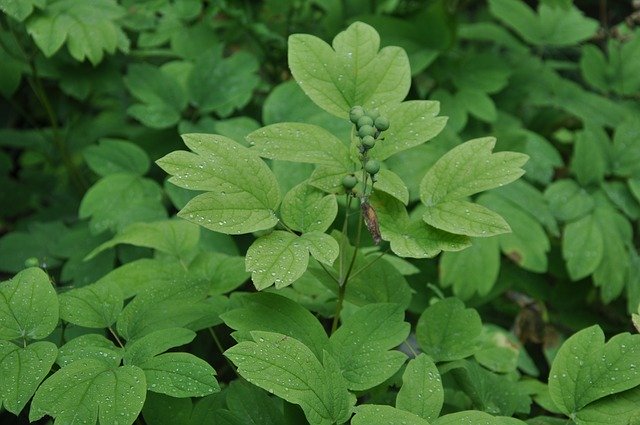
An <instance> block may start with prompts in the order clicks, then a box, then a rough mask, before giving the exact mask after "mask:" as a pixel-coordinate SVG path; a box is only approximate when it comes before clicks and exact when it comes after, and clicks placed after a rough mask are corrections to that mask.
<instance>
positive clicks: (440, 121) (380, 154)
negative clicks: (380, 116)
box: [370, 100, 447, 161]
mask: <svg viewBox="0 0 640 425" xmlns="http://www.w3.org/2000/svg"><path fill="white" fill-rule="evenodd" d="M439 111H440V104H439V103H438V102H434V101H428V100H411V101H407V102H402V103H401V104H399V105H398V106H396V107H394V108H393V109H391V110H390V111H389V112H388V113H386V116H387V117H388V118H389V123H390V126H389V129H388V130H386V131H385V132H384V133H382V135H383V136H382V137H383V138H384V140H379V142H378V143H376V145H375V146H374V147H373V149H371V151H370V156H371V157H372V158H375V159H377V160H379V161H384V160H385V159H387V158H389V157H390V156H392V155H395V154H397V153H398V152H402V151H405V150H407V149H411V148H413V147H415V146H419V145H421V144H423V143H425V142H427V141H428V140H431V139H432V138H434V137H435V136H437V135H438V134H439V133H440V132H441V131H442V129H443V128H444V126H445V124H446V123H447V118H446V117H438V116H437V115H438V112H439Z"/></svg>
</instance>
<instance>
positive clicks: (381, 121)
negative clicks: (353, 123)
mask: <svg viewBox="0 0 640 425" xmlns="http://www.w3.org/2000/svg"><path fill="white" fill-rule="evenodd" d="M358 122H359V121H358ZM375 126H376V128H377V129H378V130H380V131H385V130H387V129H388V128H389V120H388V119H387V117H378V118H376V121H375Z"/></svg>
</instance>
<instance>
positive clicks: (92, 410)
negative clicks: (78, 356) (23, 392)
mask: <svg viewBox="0 0 640 425" xmlns="http://www.w3.org/2000/svg"><path fill="white" fill-rule="evenodd" d="M146 392H147V384H146V381H145V377H144V372H143V371H142V369H140V368H139V367H137V366H122V367H113V366H109V365H107V364H105V363H103V362H101V361H100V360H95V359H84V360H78V361H76V362H74V363H72V364H70V365H69V366H66V367H63V368H62V369H60V370H58V371H57V372H56V373H54V374H53V375H52V376H50V377H49V378H47V380H46V381H44V383H43V384H42V385H40V388H38V390H37V391H36V395H35V396H34V397H33V401H32V403H31V410H30V411H29V420H30V421H31V422H33V421H36V420H38V419H40V418H41V417H43V416H44V415H49V416H52V417H53V418H55V420H56V422H61V423H74V422H79V423H87V424H95V423H96V422H97V421H98V420H99V421H100V423H105V424H115V423H122V424H132V423H133V422H134V421H135V419H136V418H137V417H138V415H139V414H140V411H141V410H142V405H143V404H144V399H145V395H146Z"/></svg>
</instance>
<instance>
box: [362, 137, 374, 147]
mask: <svg viewBox="0 0 640 425" xmlns="http://www.w3.org/2000/svg"><path fill="white" fill-rule="evenodd" d="M375 145H376V139H374V138H373V136H364V137H363V138H362V146H364V147H365V148H366V149H371V148H373V147H374V146H375Z"/></svg>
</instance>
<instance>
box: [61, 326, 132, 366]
mask: <svg viewBox="0 0 640 425" xmlns="http://www.w3.org/2000/svg"><path fill="white" fill-rule="evenodd" d="M86 359H94V360H99V361H101V362H103V363H105V364H107V365H108V366H112V367H118V366H120V361H121V360H122V348H120V347H116V346H115V345H114V344H113V342H111V341H110V340H108V339H107V338H105V337H104V336H103V335H98V334H85V335H80V336H78V337H76V338H73V339H72V340H71V341H69V342H67V343H66V344H65V345H63V346H62V347H60V352H59V353H58V360H57V363H58V364H59V365H60V366H61V367H65V366H68V365H70V364H71V363H73V362H76V361H79V360H86Z"/></svg>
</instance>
